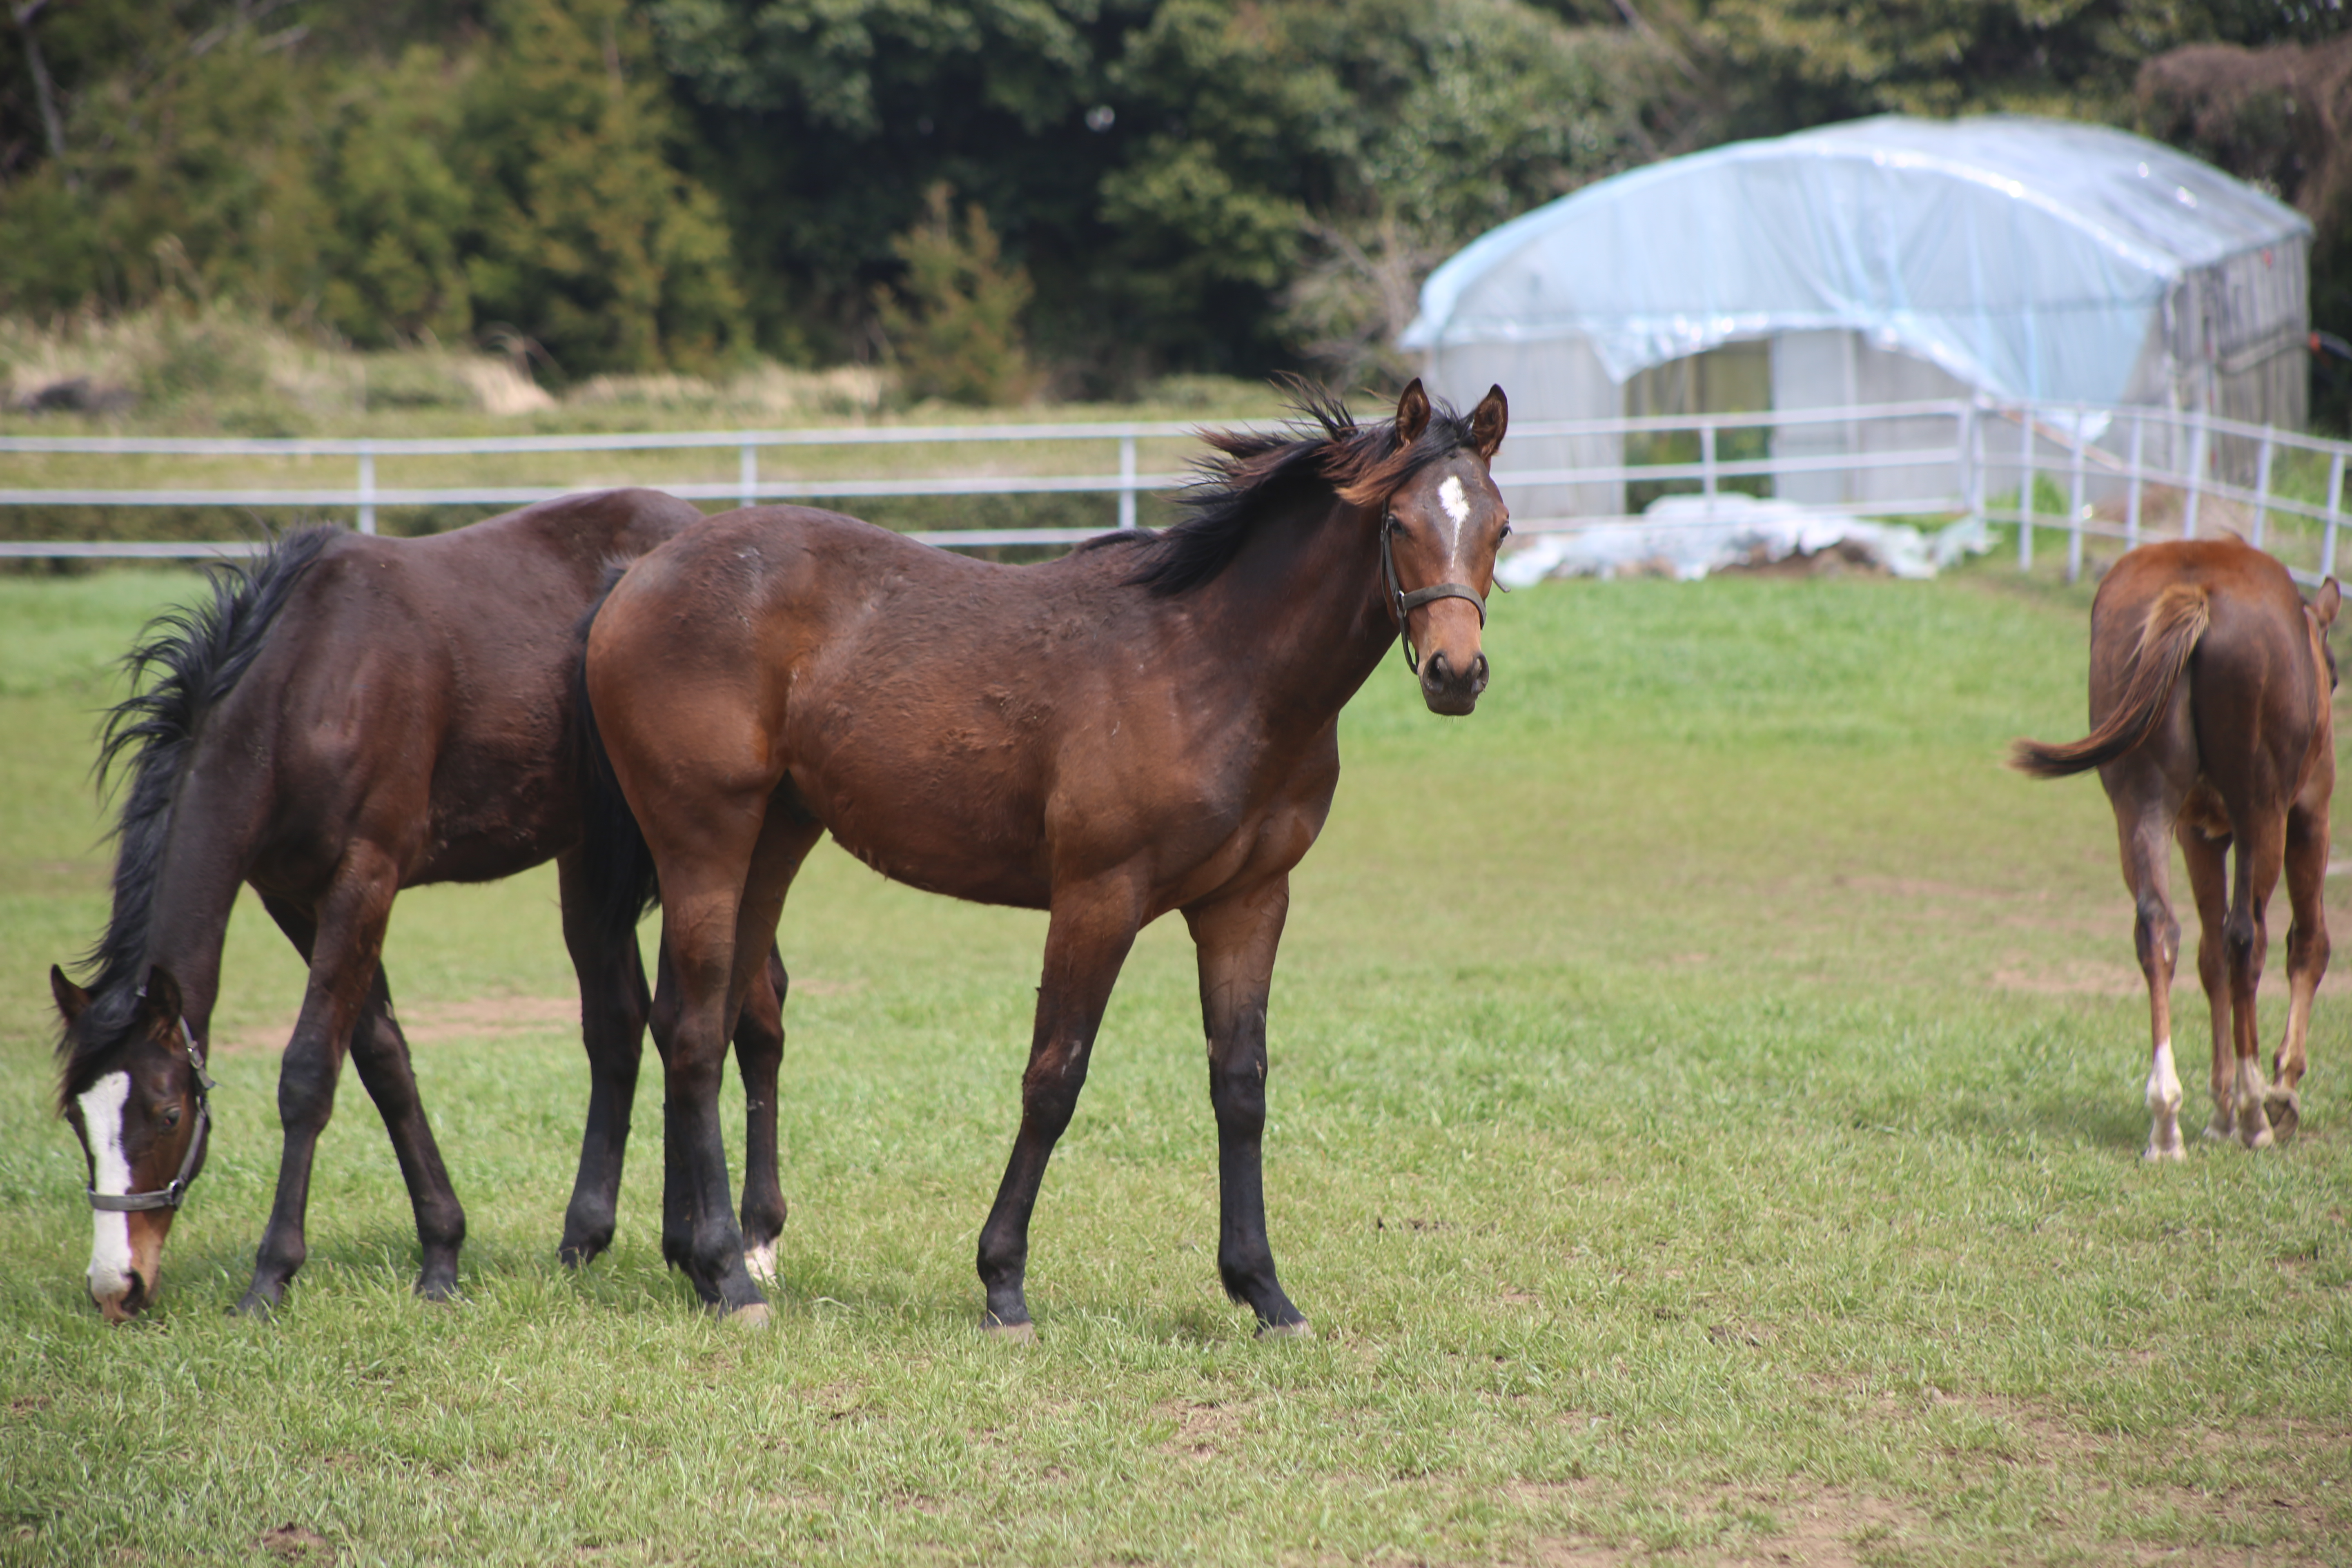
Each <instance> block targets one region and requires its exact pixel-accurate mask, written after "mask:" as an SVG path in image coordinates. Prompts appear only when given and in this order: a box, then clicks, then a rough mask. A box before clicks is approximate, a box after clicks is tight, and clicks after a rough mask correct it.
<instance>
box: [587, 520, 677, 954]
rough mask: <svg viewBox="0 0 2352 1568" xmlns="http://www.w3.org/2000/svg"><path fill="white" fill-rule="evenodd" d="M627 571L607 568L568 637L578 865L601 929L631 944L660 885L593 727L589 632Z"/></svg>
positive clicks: (640, 831) (622, 565) (657, 897)
mask: <svg viewBox="0 0 2352 1568" xmlns="http://www.w3.org/2000/svg"><path fill="white" fill-rule="evenodd" d="M627 570H628V563H626V562H619V563H614V564H613V565H611V566H609V567H607V568H605V572H604V586H603V587H602V588H600V589H598V590H597V593H596V597H595V598H594V600H593V601H592V602H591V603H590V604H589V605H588V609H587V613H586V614H584V615H583V616H581V617H580V626H579V630H578V632H577V633H576V634H575V635H574V637H573V639H572V643H573V653H574V658H573V660H572V710H573V711H574V712H575V713H577V714H578V715H579V725H580V799H581V828H582V833H583V837H582V841H581V867H582V869H583V872H584V873H585V874H586V878H587V882H588V899H589V908H590V912H591V915H592V917H593V920H594V921H595V925H596V929H597V930H598V931H601V932H603V933H604V935H606V936H608V937H612V938H614V939H615V940H618V939H623V938H625V939H627V940H629V941H632V942H634V941H635V937H636V930H637V922H638V921H641V920H643V919H645V918H646V913H647V911H649V910H652V909H653V907H654V906H655V905H656V904H657V903H659V902H660V901H661V885H660V882H659V880H658V879H656V876H655V872H654V855H653V848H652V847H651V846H650V845H648V844H646V835H645V830H644V829H643V828H641V827H639V826H637V817H636V814H635V812H633V811H631V810H630V809H629V800H628V797H627V796H626V795H623V794H622V793H621V781H620V779H619V778H618V776H616V775H615V774H614V772H613V760H612V758H611V757H609V756H607V755H606V754H605V752H604V736H603V735H602V734H601V733H600V732H599V731H598V730H597V728H596V710H595V709H594V708H593V706H592V705H591V704H590V703H589V700H588V630H589V628H590V627H591V626H594V625H595V624H596V613H597V612H598V611H599V610H602V609H603V608H604V601H605V599H606V598H607V597H609V596H610V595H611V594H612V592H613V584H615V583H618V582H619V581H620V580H621V574H622V573H624V572H625V571H627Z"/></svg>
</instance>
